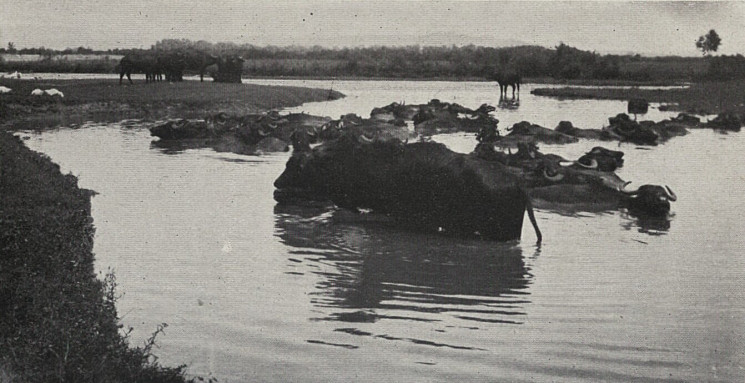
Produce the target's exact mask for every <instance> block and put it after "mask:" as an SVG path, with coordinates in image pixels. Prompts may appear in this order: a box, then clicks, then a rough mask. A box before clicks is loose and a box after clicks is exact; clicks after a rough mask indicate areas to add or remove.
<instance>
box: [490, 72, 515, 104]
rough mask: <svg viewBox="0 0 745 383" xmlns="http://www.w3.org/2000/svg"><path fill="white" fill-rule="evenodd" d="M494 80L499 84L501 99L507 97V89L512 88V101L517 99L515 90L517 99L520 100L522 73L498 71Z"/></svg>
mask: <svg viewBox="0 0 745 383" xmlns="http://www.w3.org/2000/svg"><path fill="white" fill-rule="evenodd" d="M494 80H496V81H497V83H498V84H499V99H500V100H502V99H503V98H506V97H507V87H508V86H511V87H512V99H514V98H515V89H517V97H518V99H519V98H520V80H521V79H520V73H519V72H518V71H516V70H503V69H498V70H497V71H496V72H494Z"/></svg>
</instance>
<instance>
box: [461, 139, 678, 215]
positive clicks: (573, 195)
mask: <svg viewBox="0 0 745 383" xmlns="http://www.w3.org/2000/svg"><path fill="white" fill-rule="evenodd" d="M474 154H475V155H476V156H478V157H479V158H482V159H485V160H487V161H493V162H499V163H502V164H504V165H506V166H507V169H508V170H510V171H511V172H513V174H515V175H517V176H519V177H520V178H521V179H523V180H524V182H525V183H526V186H527V188H528V190H529V193H530V195H531V197H533V198H534V201H535V204H536V206H538V207H541V208H546V209H549V210H557V211H565V210H574V211H577V210H586V211H604V210H612V209H615V208H617V207H619V206H620V207H625V208H627V209H628V210H629V212H631V213H634V214H636V215H646V216H665V215H667V214H668V212H669V211H670V202H674V201H676V200H677V198H678V197H677V196H676V195H675V193H674V192H673V191H672V190H671V189H670V188H669V187H667V186H666V187H665V188H663V187H661V186H657V185H642V186H641V187H639V188H637V189H636V190H629V189H628V188H627V187H628V184H629V183H630V182H626V181H624V180H622V179H621V178H620V177H618V175H616V174H615V173H613V170H611V169H614V170H615V169H616V168H618V167H620V166H622V165H623V152H620V151H616V150H610V149H605V148H602V147H595V148H593V149H592V150H590V151H589V152H588V153H586V154H585V155H583V156H582V157H580V158H579V159H578V160H575V161H568V160H566V159H564V158H563V157H561V156H558V155H555V154H544V153H541V152H540V151H538V147H537V146H536V145H535V144H532V143H520V144H519V145H518V151H517V153H514V154H513V153H509V154H508V153H503V152H500V151H496V150H495V147H494V146H493V145H491V144H479V145H477V146H476V150H475V151H474Z"/></svg>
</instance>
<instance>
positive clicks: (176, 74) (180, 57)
mask: <svg viewBox="0 0 745 383" xmlns="http://www.w3.org/2000/svg"><path fill="white" fill-rule="evenodd" d="M158 66H159V68H160V71H161V72H162V73H164V74H165V77H166V81H169V82H177V81H183V79H184V69H186V56H185V55H184V53H183V52H181V51H166V52H160V53H159V54H158Z"/></svg>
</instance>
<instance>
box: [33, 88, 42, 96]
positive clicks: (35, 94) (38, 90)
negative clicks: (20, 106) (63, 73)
mask: <svg viewBox="0 0 745 383" xmlns="http://www.w3.org/2000/svg"><path fill="white" fill-rule="evenodd" d="M43 94H44V91H43V90H41V89H39V88H36V89H34V90H32V91H31V95H32V96H41V95H43Z"/></svg>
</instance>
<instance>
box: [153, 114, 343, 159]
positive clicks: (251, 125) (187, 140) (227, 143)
mask: <svg viewBox="0 0 745 383" xmlns="http://www.w3.org/2000/svg"><path fill="white" fill-rule="evenodd" d="M330 120H331V119H330V118H328V117H319V116H313V115H310V114H305V113H292V114H288V115H284V116H283V115H280V114H279V113H278V112H276V111H271V112H268V113H258V114H246V115H240V116H237V115H230V114H227V113H222V112H221V113H216V114H210V115H207V116H206V117H205V118H204V119H203V120H173V121H168V122H166V123H163V124H160V125H157V126H154V127H152V128H150V134H151V135H152V136H154V137H159V138H160V141H157V143H156V145H157V146H164V147H168V148H170V147H183V146H184V145H186V144H188V147H211V148H213V149H215V150H218V151H229V152H233V153H238V154H251V153H255V152H257V151H261V152H273V151H287V150H289V144H290V142H291V141H292V140H293V135H294V134H295V132H297V131H307V132H309V133H310V135H311V136H312V137H315V136H316V133H315V132H316V131H317V130H319V129H320V128H321V127H322V126H323V125H325V124H326V123H328V122H329V121H330Z"/></svg>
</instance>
